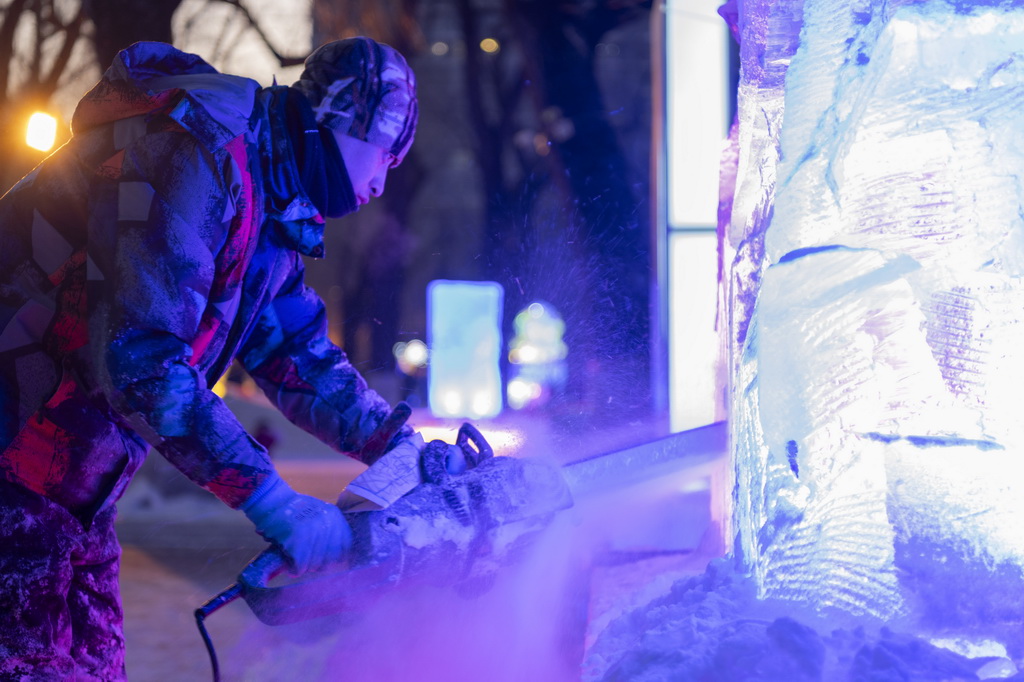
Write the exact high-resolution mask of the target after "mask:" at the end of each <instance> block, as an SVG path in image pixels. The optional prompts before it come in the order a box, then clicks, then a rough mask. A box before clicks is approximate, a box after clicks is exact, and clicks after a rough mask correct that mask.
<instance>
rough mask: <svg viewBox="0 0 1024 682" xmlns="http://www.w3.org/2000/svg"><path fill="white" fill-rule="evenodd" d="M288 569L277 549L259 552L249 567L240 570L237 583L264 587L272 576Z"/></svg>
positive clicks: (270, 548)
mask: <svg viewBox="0 0 1024 682" xmlns="http://www.w3.org/2000/svg"><path fill="white" fill-rule="evenodd" d="M287 567H288V565H287V563H286V562H285V559H284V555H283V554H281V550H279V549H278V548H277V547H269V548H267V549H265V550H263V551H262V552H260V553H259V554H258V555H257V556H256V558H254V559H253V560H252V561H250V562H249V565H248V566H246V567H245V568H244V569H242V572H241V573H240V574H239V576H238V582H240V583H242V584H244V585H247V586H250V587H266V586H267V585H268V584H269V583H270V581H271V580H272V579H273V578H274V576H276V575H279V574H280V573H281V572H282V571H284V570H285V569H286V568H287Z"/></svg>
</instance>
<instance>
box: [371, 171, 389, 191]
mask: <svg viewBox="0 0 1024 682" xmlns="http://www.w3.org/2000/svg"><path fill="white" fill-rule="evenodd" d="M387 177H388V169H387V168H381V169H380V170H379V171H377V174H376V175H374V176H373V179H371V180H370V194H372V195H373V196H375V197H379V196H380V195H381V194H383V193H384V183H385V182H386V181H387Z"/></svg>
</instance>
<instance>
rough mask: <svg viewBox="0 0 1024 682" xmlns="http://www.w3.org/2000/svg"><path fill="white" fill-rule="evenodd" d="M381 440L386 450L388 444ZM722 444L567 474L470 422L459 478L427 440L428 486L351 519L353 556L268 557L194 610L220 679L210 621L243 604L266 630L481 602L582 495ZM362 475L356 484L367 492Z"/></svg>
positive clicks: (273, 553) (637, 456)
mask: <svg viewBox="0 0 1024 682" xmlns="http://www.w3.org/2000/svg"><path fill="white" fill-rule="evenodd" d="M401 408H402V406H400V407H399V408H396V413H395V414H393V415H392V419H391V421H392V422H393V423H390V424H385V425H382V429H381V430H382V432H387V431H395V430H397V426H400V425H401V423H403V422H404V421H405V418H406V417H407V416H408V415H407V414H403V413H402V409H401ZM396 425H397V426H396ZM385 435H386V434H385ZM377 440H380V441H381V442H380V443H379V444H378V445H379V446H380V448H381V449H382V448H383V444H384V443H386V442H387V441H388V440H390V439H389V438H380V439H377ZM724 444H725V429H724V425H723V424H721V423H719V424H713V425H711V426H709V427H703V428H701V429H694V430H692V431H687V432H682V433H679V434H674V435H672V436H669V437H667V438H663V439H660V440H658V441H654V442H652V443H649V444H645V445H642V446H636V447H633V448H627V449H625V450H622V451H619V452H615V453H611V454H608V455H601V456H597V457H592V458H589V459H586V460H582V461H579V462H575V463H573V464H570V465H567V466H564V467H557V466H555V465H553V464H551V463H549V462H547V461H544V460H541V459H537V458H519V457H508V456H494V454H493V451H492V449H491V447H490V445H489V444H488V443H487V441H486V440H485V439H484V437H483V435H482V434H481V433H480V432H479V431H478V430H477V429H476V428H475V427H474V426H472V425H471V424H468V423H466V424H463V425H462V426H461V428H460V429H459V431H458V435H457V437H456V441H455V447H457V448H458V449H459V450H460V451H461V454H462V455H463V456H464V457H465V462H466V468H465V470H464V471H462V472H461V473H457V474H453V473H451V472H450V471H449V468H448V467H447V466H446V463H447V461H448V458H449V457H450V454H451V450H450V449H451V448H452V446H451V445H449V444H448V443H447V442H445V441H441V440H434V441H431V442H430V443H427V444H426V446H425V447H424V448H423V451H422V454H421V458H420V477H421V482H419V483H418V484H417V485H415V486H414V487H412V488H411V489H410V490H409V491H408V492H407V493H405V494H404V495H402V496H401V497H400V498H398V499H397V500H395V501H394V502H392V503H390V504H389V505H388V506H386V507H384V508H382V509H377V510H374V511H356V512H346V513H345V518H346V520H347V521H348V523H349V525H350V527H351V529H352V538H353V540H352V545H351V548H350V551H349V552H348V555H347V557H346V558H345V560H344V561H342V562H339V563H338V564H336V565H335V567H334V568H332V569H330V570H329V571H326V572H320V573H315V574H307V575H306V576H302V577H301V578H300V579H298V580H290V579H289V577H288V576H283V575H282V574H283V573H284V572H285V568H286V565H285V561H284V558H283V556H282V555H281V554H280V552H278V550H276V549H273V548H271V549H267V550H265V551H263V552H262V553H261V554H259V555H258V556H257V557H256V558H255V559H253V560H252V561H251V562H250V563H249V564H248V565H247V566H246V567H245V568H244V569H243V570H242V572H241V573H240V574H239V576H238V580H237V581H236V582H235V583H234V584H232V585H231V586H229V587H228V588H226V589H225V590H224V591H222V592H221V593H220V594H218V595H216V596H214V597H213V598H211V599H210V600H209V601H207V602H206V603H205V604H203V605H202V606H201V607H199V608H198V609H196V611H195V618H196V623H197V625H198V627H199V632H200V634H201V636H202V638H203V641H204V643H205V644H206V648H207V651H208V653H209V655H210V661H211V665H212V668H213V677H214V680H215V682H216V681H218V680H219V679H220V676H219V668H218V663H217V657H216V653H215V650H214V647H213V643H212V641H211V639H210V637H209V634H208V633H207V631H206V628H205V625H204V620H205V618H206V617H207V616H209V615H210V614H211V613H213V612H215V611H217V610H218V609H220V608H221V607H223V606H225V605H227V604H229V603H231V602H233V601H235V600H236V599H239V598H241V599H242V600H244V601H245V603H246V604H247V605H248V606H249V608H250V609H251V610H252V612H253V614H254V615H255V616H256V617H257V618H258V619H259V620H260V621H261V622H263V623H264V624H267V625H286V624H291V623H297V622H300V621H304V620H308V619H312V618H318V617H321V616H327V615H332V614H337V613H355V612H360V611H365V610H366V609H368V608H370V607H372V606H373V604H375V603H376V602H377V601H378V600H379V599H380V598H382V597H383V596H384V595H386V594H388V593H390V592H392V591H393V590H395V589H396V588H398V587H400V586H403V585H412V584H430V585H433V586H437V587H450V588H453V589H454V590H455V591H456V592H457V593H459V594H462V595H463V596H473V595H475V594H481V593H483V592H485V591H487V589H489V587H490V586H491V584H493V582H494V581H495V579H496V577H497V575H498V572H499V570H500V569H501V568H502V567H503V566H507V565H510V564H512V563H514V562H515V561H516V560H517V559H518V557H520V556H521V555H522V554H523V553H524V552H525V551H526V550H527V549H528V548H529V547H530V545H531V544H532V543H533V541H534V540H535V539H536V538H537V537H538V536H539V534H540V533H541V532H542V531H543V530H544V529H545V528H546V527H547V526H548V525H549V524H550V522H551V520H552V518H553V517H554V515H555V514H557V513H559V512H561V511H563V510H565V509H568V508H569V507H572V506H573V495H574V494H590V493H593V492H597V491H600V490H602V489H608V488H611V487H618V486H622V485H628V484H630V483H631V482H633V481H636V480H639V479H641V478H643V477H649V476H652V475H657V474H658V473H660V472H663V471H664V470H665V468H666V467H674V466H678V460H679V459H680V458H681V457H683V456H686V459H687V460H689V461H692V462H693V463H700V462H703V461H707V460H710V459H713V458H714V457H717V456H719V454H720V453H721V452H723V451H724V447H725V445H724ZM378 456H379V455H371V456H370V457H369V459H370V461H372V460H373V458H374V457H378ZM381 464H383V461H381ZM376 466H379V465H377V464H371V466H370V469H368V470H367V472H365V473H364V474H363V475H361V477H362V476H369V475H371V474H372V470H373V469H374V468H375V467H376ZM361 477H360V478H361ZM360 478H357V479H356V480H355V481H353V482H352V484H350V487H357V486H356V484H357V483H358V482H359V480H360ZM275 579H277V580H276V581H275Z"/></svg>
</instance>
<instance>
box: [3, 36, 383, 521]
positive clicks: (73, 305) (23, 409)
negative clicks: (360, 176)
mask: <svg viewBox="0 0 1024 682" xmlns="http://www.w3.org/2000/svg"><path fill="white" fill-rule="evenodd" d="M72 128H73V130H74V135H73V137H72V139H71V140H70V141H69V142H68V143H67V144H66V145H65V146H63V147H62V148H60V149H59V150H58V151H57V152H55V153H54V154H53V155H52V156H50V157H49V158H47V159H46V160H45V161H44V162H43V163H42V164H40V165H39V166H38V167H37V168H36V169H35V170H33V171H32V172H31V173H30V174H29V175H27V176H26V177H25V178H24V179H22V180H21V181H20V182H19V183H18V184H17V185H16V186H15V187H14V188H13V189H11V191H9V192H8V193H7V194H6V195H5V196H4V197H3V198H2V199H0V476H2V477H3V478H5V479H6V480H8V481H11V482H13V483H16V484H18V485H21V486H23V487H25V488H28V489H30V490H33V491H35V492H37V493H40V494H42V495H44V496H46V497H48V498H50V499H52V500H54V501H56V502H58V503H59V504H61V505H63V506H64V507H66V508H67V509H69V510H70V511H71V512H72V513H74V514H75V515H76V516H78V517H79V518H80V519H81V520H83V521H85V522H86V523H88V521H89V520H90V519H91V518H92V517H93V515H94V514H95V513H97V512H98V511H99V510H100V509H103V508H105V507H106V506H108V505H110V504H113V503H114V502H115V501H116V500H117V498H118V497H119V496H120V495H121V493H122V492H123V490H124V488H125V486H126V485H127V484H128V482H129V481H130V479H131V477H132V475H133V474H134V473H135V471H136V470H137V469H138V467H139V466H140V464H141V463H142V460H143V458H144V457H145V454H146V451H147V450H148V448H149V447H150V446H152V447H154V448H156V449H157V450H158V451H159V452H160V453H161V454H162V455H163V456H164V457H166V458H167V459H168V460H170V461H171V462H172V463H173V464H174V465H175V466H176V467H177V468H178V469H180V470H181V471H182V472H183V473H185V474H186V475H187V476H188V477H189V478H191V479H192V480H193V481H195V482H196V483H198V484H199V485H201V486H202V487H204V488H206V489H207V490H209V491H210V492H212V493H213V494H214V495H216V496H217V497H218V498H220V499H221V500H223V501H224V502H226V503H227V504H229V505H231V506H232V507H237V506H239V505H240V504H241V503H242V502H244V501H245V500H246V498H247V497H248V496H249V495H250V494H251V493H252V491H253V490H255V489H256V488H257V487H258V486H259V485H260V483H261V482H262V481H263V480H264V479H266V477H267V476H268V475H269V474H270V473H271V472H272V471H273V467H272V464H271V462H270V460H269V459H268V457H267V454H266V451H265V450H264V449H263V448H262V447H261V446H260V445H259V444H258V443H257V442H256V441H255V440H254V439H252V438H251V437H250V436H249V435H248V434H247V433H246V432H245V430H244V429H243V428H242V426H241V425H240V424H239V423H238V421H237V419H236V418H235V417H234V415H233V414H232V413H231V412H230V411H229V410H228V408H227V407H226V406H225V405H224V403H223V402H222V401H221V400H220V399H219V398H218V397H217V396H216V395H215V394H214V393H213V392H212V391H211V390H210V388H211V387H212V386H213V384H214V383H215V382H216V381H217V379H218V378H219V377H220V376H221V375H222V374H223V373H224V372H225V371H226V369H227V368H228V366H229V365H230V363H231V362H232V360H233V359H234V358H236V357H237V359H238V360H239V361H240V362H241V363H242V364H243V365H244V367H245V368H246V370H247V371H248V372H249V373H250V374H251V375H252V376H253V377H254V378H255V379H256V381H257V383H258V384H259V385H260V386H261V388H262V389H263V390H264V392H265V393H266V394H267V396H268V397H269V398H270V399H271V400H272V401H273V402H275V403H276V404H277V406H278V407H279V409H281V411H282V412H283V413H284V414H285V415H286V416H287V417H288V418H289V419H290V420H291V421H293V422H294V423H296V424H298V425H299V426H301V427H302V428H304V429H306V430H307V431H309V432H310V433H312V434H314V435H316V436H317V437H319V438H320V439H321V440H323V441H324V442H326V443H328V444H329V445H331V446H333V447H334V448H336V449H337V450H339V451H342V452H349V453H352V452H355V451H357V450H358V449H359V448H360V447H361V446H362V444H363V443H364V442H365V440H366V439H367V437H368V436H369V434H370V433H372V432H373V430H374V429H375V428H376V427H377V425H378V424H379V423H380V422H381V421H382V420H383V419H384V417H385V416H386V415H387V413H388V405H387V404H386V403H385V402H384V401H383V400H382V399H381V398H380V397H379V396H378V395H377V394H375V393H374V392H373V391H371V390H369V389H368V388H367V387H366V384H365V382H364V381H363V379H362V378H361V377H360V376H359V374H358V373H357V372H356V371H355V369H354V368H353V367H352V366H351V364H350V363H349V362H348V360H347V359H346V357H345V355H344V353H342V351H341V350H339V349H338V348H337V347H335V346H334V345H333V344H331V343H330V342H329V341H328V339H327V336H326V316H325V311H324V307H323V304H322V302H321V301H320V299H319V298H318V297H317V296H316V295H315V294H314V293H313V292H312V290H310V289H309V288H307V287H306V286H305V285H304V284H303V267H302V261H301V258H300V255H299V254H300V253H303V254H306V255H314V256H320V255H322V253H323V246H322V233H323V220H322V218H321V217H320V216H319V215H318V214H317V212H316V209H315V208H313V207H312V205H311V204H310V202H309V201H308V199H306V198H305V197H304V196H303V195H302V194H301V193H295V194H293V195H290V196H268V195H267V192H266V190H265V188H264V182H263V177H264V171H263V169H261V162H260V158H261V153H263V154H264V155H265V156H268V157H269V154H268V153H267V148H268V145H270V144H273V141H272V140H271V138H270V126H269V125H268V121H267V114H266V110H265V108H264V107H262V106H261V104H260V88H259V85H258V84H257V83H256V82H255V81H252V80H249V79H245V78H240V77H236V76H228V75H224V74H220V73H218V72H216V71H215V70H214V69H213V68H212V67H211V66H209V65H208V64H206V63H205V62H204V61H202V60H201V59H200V58H198V57H196V56H195V55H189V54H185V53H182V52H179V51H178V50H175V49H174V48H172V47H170V46H168V45H163V44H159V43H139V44H136V45H134V46H132V47H131V48H129V49H127V50H125V51H123V52H122V53H120V55H119V56H118V58H117V59H116V60H115V62H114V64H113V65H112V66H111V68H110V69H109V70H108V71H107V72H106V73H105V74H104V76H103V78H102V80H101V81H100V82H99V84H97V85H96V87H95V88H94V89H93V90H92V91H90V92H89V93H88V94H87V95H86V96H85V97H84V98H83V100H82V101H81V102H80V103H79V106H78V108H77V110H76V112H75V116H74V119H73V122H72Z"/></svg>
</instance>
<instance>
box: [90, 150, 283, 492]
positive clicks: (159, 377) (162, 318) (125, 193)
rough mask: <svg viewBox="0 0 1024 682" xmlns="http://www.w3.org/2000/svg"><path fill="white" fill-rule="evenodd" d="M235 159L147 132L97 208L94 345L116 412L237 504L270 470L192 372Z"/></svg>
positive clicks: (103, 385) (126, 157) (194, 475)
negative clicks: (118, 178) (231, 161)
mask: <svg viewBox="0 0 1024 682" xmlns="http://www.w3.org/2000/svg"><path fill="white" fill-rule="evenodd" d="M229 164H230V157H228V155H227V154H226V153H225V152H217V153H211V152H209V151H207V150H206V149H204V148H203V147H202V146H201V145H200V144H199V143H198V142H197V141H196V140H195V139H194V138H193V137H192V136H191V135H189V134H187V133H180V132H167V133H159V134H150V135H146V136H144V137H142V138H140V139H139V140H137V141H135V142H134V143H132V144H131V145H129V146H128V147H127V148H126V149H125V155H124V161H123V162H122V177H121V179H120V181H119V182H117V183H116V184H109V185H104V186H103V187H102V189H101V195H100V196H98V197H95V200H94V202H93V207H92V213H93V216H94V218H93V229H92V230H91V234H90V258H91V259H92V260H93V262H94V264H95V267H94V268H91V269H92V274H90V279H93V280H97V281H96V283H95V286H93V287H92V288H91V289H90V299H91V300H90V304H91V305H92V306H93V310H92V313H91V320H90V334H91V339H90V346H91V350H92V355H93V364H94V367H95V368H96V376H97V380H98V382H99V384H100V386H101V388H102V389H103V391H104V393H105V394H106V396H107V399H108V401H109V402H110V404H111V406H112V407H113V408H114V409H115V410H116V411H117V412H118V413H119V414H120V415H121V417H122V418H123V419H124V420H125V421H126V422H127V423H128V424H129V425H130V426H131V427H132V428H133V429H134V430H135V431H136V433H138V434H139V435H140V436H142V437H143V438H145V439H146V440H147V441H148V442H149V444H150V445H152V446H153V447H154V448H156V449H157V450H158V451H159V452H160V453H161V454H162V455H163V456H164V457H166V458H167V459H168V460H170V461H171V463H172V464H174V465H175V466H176V467H177V468H178V469H180V470H181V471H182V472H183V473H184V474H185V475H186V476H188V477H189V478H190V479H192V480H193V481H194V482H196V483H197V484H199V485H200V486H202V487H204V488H206V489H207V490H209V491H210V492H211V493H213V494H214V495H216V496H217V497H218V498H220V499H221V500H223V501H224V502H226V503H227V504H228V505H230V506H231V507H238V506H239V505H241V503H242V502H243V501H244V500H245V499H246V498H247V497H248V496H249V495H250V494H251V493H252V492H253V491H254V490H255V489H256V488H257V487H259V486H260V485H261V484H262V483H264V481H265V480H266V479H267V478H268V477H269V476H270V475H271V473H272V472H273V466H272V465H271V463H270V460H269V458H268V457H267V454H266V452H265V450H264V449H263V448H262V447H261V446H260V445H259V444H258V443H257V442H256V441H255V440H254V439H253V438H251V437H250V436H249V434H247V433H246V432H245V430H244V429H243V428H242V426H241V425H240V424H239V423H238V420H237V419H236V418H235V416H234V415H233V414H232V412H231V411H230V410H229V409H228V408H227V407H226V406H225V405H224V403H223V402H222V401H221V400H220V398H218V397H217V396H216V395H215V394H214V393H213V392H212V391H211V390H209V389H210V387H209V386H208V385H207V377H205V376H204V375H203V374H202V373H201V372H200V371H199V370H198V369H197V368H196V367H195V366H194V365H195V363H196V362H197V360H198V358H197V357H196V354H197V349H194V348H193V347H192V345H191V343H192V341H193V340H194V339H196V338H197V337H199V336H200V334H199V326H200V322H201V320H202V316H203V312H204V311H205V310H206V308H207V305H208V303H209V296H210V293H211V288H212V287H213V283H214V279H215V276H216V273H215V254H217V253H218V252H219V251H220V250H221V249H222V248H224V247H225V245H226V243H227V236H228V225H229V221H230V218H231V214H232V209H231V206H230V200H229V194H228V190H227V187H226V183H225V179H224V178H225V177H230V175H229Z"/></svg>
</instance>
